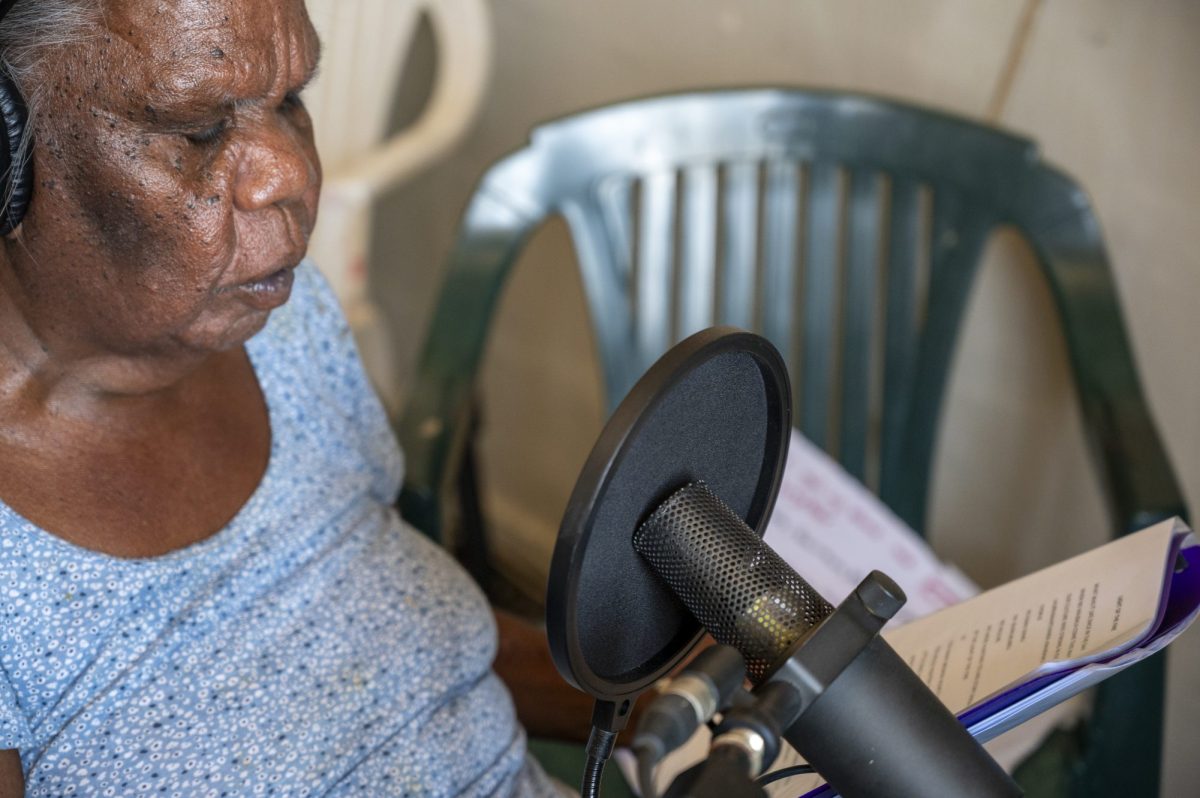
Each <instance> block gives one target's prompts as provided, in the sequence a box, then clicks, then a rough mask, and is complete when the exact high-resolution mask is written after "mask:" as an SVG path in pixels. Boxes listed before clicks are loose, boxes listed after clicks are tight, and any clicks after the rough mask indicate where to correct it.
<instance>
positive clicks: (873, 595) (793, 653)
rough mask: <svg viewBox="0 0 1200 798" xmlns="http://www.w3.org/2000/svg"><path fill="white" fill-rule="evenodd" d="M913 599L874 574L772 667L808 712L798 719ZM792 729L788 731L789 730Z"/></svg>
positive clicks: (771, 675) (776, 678)
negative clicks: (885, 625) (909, 598)
mask: <svg viewBox="0 0 1200 798" xmlns="http://www.w3.org/2000/svg"><path fill="white" fill-rule="evenodd" d="M907 600H908V598H907V597H906V596H905V595H904V591H903V590H901V589H900V586H899V585H897V584H896V583H895V582H894V581H893V580H892V578H891V577H889V576H888V575H887V574H885V573H883V572H882V571H871V573H869V574H867V575H866V577H864V578H863V580H862V582H860V583H859V584H858V587H856V588H855V589H854V591H853V592H852V593H851V594H850V595H849V596H847V597H846V599H845V600H844V601H842V603H841V604H840V605H839V606H838V607H837V609H835V610H834V611H833V612H832V613H831V614H830V615H829V616H828V617H827V618H825V620H823V621H822V622H821V623H820V624H818V625H817V626H816V628H814V629H813V630H812V631H811V632H810V633H809V634H807V635H805V636H804V637H802V638H800V639H799V640H797V641H796V643H795V644H794V645H793V646H792V647H791V649H789V650H788V651H786V652H785V653H784V654H783V656H781V657H780V658H779V659H778V660H777V661H776V662H775V663H774V664H773V665H772V667H771V669H770V670H769V671H768V672H767V675H766V681H767V682H770V681H786V682H787V683H788V684H790V685H792V687H794V688H795V689H796V690H797V691H798V693H799V701H800V705H801V707H802V708H801V709H800V711H799V713H797V716H799V715H802V714H803V713H804V710H806V709H807V708H808V707H810V706H811V705H812V703H813V702H814V701H816V700H817V698H819V697H820V696H821V694H822V693H824V692H825V689H826V688H827V687H829V685H830V684H832V683H833V681H834V680H835V679H837V678H838V677H839V676H841V675H842V672H843V671H845V670H846V668H848V667H849V666H850V664H851V663H853V662H854V660H855V659H857V658H858V656H859V654H861V653H862V652H863V650H865V649H866V648H867V646H869V645H870V644H871V642H872V641H873V640H875V638H876V637H877V636H878V635H879V632H880V630H881V629H883V626H884V624H886V623H887V622H888V621H890V620H891V619H892V617H893V616H894V615H895V614H896V613H897V612H899V611H900V608H901V607H903V606H904V602H906V601H907ZM789 725H790V724H789ZM787 728H788V727H787V726H784V730H785V731H786V729H787Z"/></svg>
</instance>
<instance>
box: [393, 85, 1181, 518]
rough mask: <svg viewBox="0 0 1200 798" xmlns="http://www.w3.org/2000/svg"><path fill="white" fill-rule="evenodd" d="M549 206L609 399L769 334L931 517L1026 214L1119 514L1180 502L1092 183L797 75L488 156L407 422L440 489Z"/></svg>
mask: <svg viewBox="0 0 1200 798" xmlns="http://www.w3.org/2000/svg"><path fill="white" fill-rule="evenodd" d="M551 214H561V215H562V216H563V217H564V218H565V219H566V220H567V222H568V224H569V225H570V229H571V231H572V235H573V238H574V241H575V244H576V248H577V251H578V255H579V261H580V268H581V270H582V277H583V283H584V287H585V292H586V295H587V297H588V302H589V305H590V310H591V317H592V323H593V326H594V328H595V331H596V339H597V342H598V346H599V350H600V351H599V356H600V360H601V363H602V367H603V373H604V379H605V387H606V394H607V400H608V406H609V408H610V409H612V408H613V407H614V406H615V405H616V403H617V402H618V401H619V400H620V398H621V397H623V396H624V394H625V392H626V391H627V390H628V389H629V387H630V386H631V385H632V384H633V382H634V381H636V379H637V378H638V376H640V375H641V374H642V372H643V371H644V370H645V369H646V368H647V367H648V366H649V365H650V364H651V363H652V362H653V361H654V360H655V359H656V358H657V357H658V356H659V355H661V354H662V353H663V352H664V351H665V350H666V349H667V348H668V347H669V346H670V345H671V344H672V343H673V342H675V341H677V340H679V339H681V338H683V337H685V336H686V335H688V334H689V333H691V332H694V331H696V330H698V329H701V328H703V327H706V326H709V325H712V324H718V323H719V324H733V325H735V326H739V327H743V328H746V329H752V330H756V331H759V332H762V333H763V334H764V335H766V336H767V337H768V338H770V339H771V340H772V341H773V342H774V343H775V345H776V346H777V347H778V348H779V349H780V351H781V352H782V353H783V355H784V357H785V359H786V360H787V361H788V362H789V364H790V366H791V370H792V374H793V379H794V385H793V395H794V397H795V401H796V407H795V416H794V418H795V419H796V421H797V426H799V427H800V429H801V431H802V432H803V433H804V434H805V435H806V436H807V437H808V438H810V439H811V440H813V441H814V442H815V443H817V444H818V445H820V446H822V447H823V448H825V449H827V450H828V451H830V452H831V453H832V454H834V455H835V456H836V457H837V458H838V459H839V460H840V461H841V462H842V464H843V465H844V466H845V467H846V468H847V469H848V470H849V471H850V472H851V473H853V474H855V475H856V476H857V477H859V478H860V479H862V480H863V481H864V482H866V483H867V484H868V485H870V486H871V487H873V488H875V489H876V490H877V492H878V493H879V494H880V496H881V497H882V498H883V499H884V501H885V502H887V503H888V504H889V505H890V506H891V507H892V508H893V509H894V510H895V511H896V512H897V513H898V514H899V515H900V516H901V517H902V518H904V520H905V521H907V522H908V523H909V524H910V525H911V526H913V528H915V529H917V530H922V529H923V527H924V517H925V509H926V500H927V495H928V490H927V487H928V481H929V473H930V466H931V462H932V454H933V446H934V443H935V433H936V428H937V418H938V412H939V409H940V403H941V398H942V394H943V389H944V387H945V383H946V375H947V368H948V366H949V363H950V360H951V355H952V353H953V350H954V345H955V341H956V338H957V334H958V329H959V322H960V320H961V317H962V314H963V311H964V308H965V305H966V300H967V297H968V292H969V290H970V287H971V285H972V281H973V278H974V275H975V273H976V270H977V267H978V264H979V261H980V255H981V252H982V249H983V246H984V243H985V242H986V240H987V238H988V236H989V234H990V233H991V232H992V231H993V230H994V229H995V228H996V227H997V226H998V225H1002V224H1010V225H1014V226H1016V227H1017V228H1019V229H1020V230H1021V231H1022V232H1023V233H1024V234H1025V235H1026V237H1027V238H1028V239H1029V240H1030V242H1031V244H1032V245H1033V248H1034V251H1035V253H1036V254H1037V256H1038V259H1039V261H1040V263H1041V265H1042V267H1043V271H1044V273H1045V275H1046V278H1047V280H1048V281H1049V283H1050V286H1051V289H1052V291H1053V294H1054V296H1055V298H1056V300H1057V304H1058V307H1059V310H1060V313H1061V316H1062V321H1063V326H1064V330H1065V331H1066V334H1067V342H1068V349H1069V352H1070V354H1071V364H1072V367H1073V369H1074V371H1075V377H1076V383H1077V385H1078V386H1079V389H1080V398H1081V400H1082V402H1083V405H1084V412H1085V420H1086V423H1087V426H1088V429H1089V431H1090V432H1091V433H1092V435H1091V437H1092V438H1093V441H1092V442H1093V443H1095V444H1096V447H1097V452H1098V454H1099V455H1100V456H1101V460H1102V473H1103V476H1104V478H1105V479H1106V481H1107V487H1108V488H1109V490H1108V491H1107V493H1108V495H1109V496H1110V498H1111V499H1112V500H1113V508H1112V509H1113V511H1114V522H1115V524H1116V527H1117V529H1119V530H1120V531H1127V530H1128V529H1129V528H1130V527H1133V526H1137V525H1139V524H1142V523H1143V522H1145V521H1147V520H1149V519H1152V518H1155V517H1158V516H1160V515H1162V514H1164V513H1169V512H1175V511H1178V510H1179V509H1180V508H1181V502H1180V500H1179V492H1178V489H1177V487H1176V483H1175V481H1174V478H1173V476H1172V475H1171V472H1170V470H1169V468H1168V467H1167V461H1166V459H1165V457H1164V456H1163V454H1162V449H1161V445H1160V444H1159V440H1158V437H1157V435H1156V434H1155V432H1154V430H1153V425H1152V423H1151V421H1150V419H1149V416H1148V414H1147V413H1146V410H1145V404H1144V401H1143V399H1142V395H1141V391H1140V388H1139V386H1138V380H1137V376H1136V372H1135V370H1134V366H1133V360H1132V356H1131V353H1130V348H1129V345H1128V341H1127V339H1126V336H1125V333H1124V327H1123V324H1122V322H1121V318H1120V312H1119V308H1118V306H1117V301H1116V295H1115V290H1114V286H1113V282H1112V277H1111V273H1110V270H1109V268H1108V263H1107V260H1106V256H1105V253H1104V249H1103V244H1102V242H1101V239H1100V235H1099V229H1098V225H1097V223H1096V220H1095V218H1094V216H1093V214H1092V212H1091V209H1090V206H1089V203H1088V200H1087V198H1086V196H1085V195H1084V193H1083V192H1082V191H1081V190H1080V189H1079V188H1078V187H1077V186H1076V185H1075V184H1074V183H1073V182H1072V181H1071V180H1070V179H1069V178H1067V177H1065V176H1063V175H1062V174H1060V173H1058V172H1057V171H1055V170H1053V169H1052V168H1050V167H1048V166H1046V165H1045V164H1043V163H1041V162H1040V160H1039V158H1038V154H1037V149H1036V146H1035V145H1034V144H1033V143H1032V142H1030V141H1028V140H1026V139H1023V138H1020V137H1017V136H1013V135H1010V134H1007V133H1003V132H1000V131H997V130H995V129H992V128H988V127H984V126H982V125H978V124H976V123H973V122H970V121H967V120H964V119H959V118H955V117H951V116H948V115H944V114H940V113H934V112H930V111H927V110H922V109H916V108H912V107H908V106H903V105H900V104H897V103H893V102H887V101H884V100H880V99H876V98H870V97H863V96H855V95H845V94H834V93H824V92H811V91H809V92H801V91H784V90H748V91H724V92H709V93H696V94H684V95H676V96H669V97H662V98H654V99H647V100H642V101H635V102H630V103H625V104H621V105H617V106H612V107H608V108H604V109H600V110H596V111H590V112H585V113H581V114H578V115H575V116H572V117H568V118H566V119H563V120H560V121H557V122H554V123H552V124H548V125H544V126H542V127H539V128H537V129H536V130H535V131H534V132H533V135H532V137H531V143H530V145H529V146H528V147H526V148H525V149H523V150H521V151H519V152H517V153H515V154H513V155H510V156H508V157H506V158H504V159H503V160H501V161H499V162H498V163H496V164H495V165H494V166H493V167H492V168H491V169H490V170H489V171H488V172H487V174H486V175H485V176H484V177H483V179H482V181H481V182H480V184H479V187H478V189H477V191H476V193H475V195H474V197H473V199H472V200H471V202H470V205H469V206H468V208H467V211H466V213H465V216H464V218H463V221H462V224H461V226H460V230H459V235H458V238H457V241H456V242H455V245H454V250H453V252H452V254H451V257H450V262H449V266H448V271H447V274H446V282H445V286H444V289H443V292H442V297H441V300H440V303H439V306H438V308H437V310H436V312H435V317H434V321H433V325H432V327H431V329H430V332H429V338H428V340H427V348H426V350H425V353H424V357H423V359H422V362H421V365H420V367H419V370H418V374H417V377H416V381H415V383H414V384H413V385H412V386H411V388H410V396H411V400H410V402H409V405H408V409H407V411H406V414H405V419H404V421H403V422H402V424H401V434H402V437H403V439H404V443H405V444H406V446H407V447H408V450H409V457H410V462H411V463H412V466H411V467H412V468H413V469H415V470H414V472H413V473H412V474H411V476H410V488H411V491H410V492H416V491H421V490H428V491H432V492H433V493H436V492H437V490H438V488H439V487H440V482H439V480H442V479H444V476H445V473H446V472H445V470H444V469H445V468H446V466H447V465H448V462H447V458H448V457H450V456H451V454H452V450H453V448H454V447H453V445H452V443H453V441H454V440H455V437H456V434H458V433H457V430H458V426H459V423H460V419H461V418H462V414H463V412H464V408H465V407H466V405H467V404H468V403H469V399H470V386H471V384H472V381H473V379H474V375H475V373H476V370H477V366H478V362H479V357H480V355H481V351H482V345H483V341H484V338H485V335H486V330H487V327H488V324H489V322H490V318H491V314H492V310H493V307H494V303H495V301H496V298H497V296H498V294H499V290H500V287H501V285H502V284H503V281H504V278H505V276H506V274H507V272H508V269H509V268H510V267H511V265H512V263H513V262H514V260H515V259H516V257H517V255H518V254H519V252H520V250H521V248H522V246H523V244H524V242H525V241H526V240H527V239H528V237H529V235H530V234H531V233H532V232H533V230H534V229H536V228H537V227H538V226H539V225H540V224H541V223H542V222H543V221H544V220H545V219H546V218H547V217H548V216H549V215H551ZM427 464H429V465H432V467H433V469H434V472H436V473H434V472H430V473H427V474H426V473H422V472H421V471H422V469H424V468H425V466H426V465H427ZM423 480H429V481H428V482H424V483H423V482H422V481H423ZM434 501H436V499H434Z"/></svg>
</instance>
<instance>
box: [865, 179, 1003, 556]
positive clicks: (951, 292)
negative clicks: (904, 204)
mask: <svg viewBox="0 0 1200 798" xmlns="http://www.w3.org/2000/svg"><path fill="white" fill-rule="evenodd" d="M995 222H996V216H995V212H994V210H992V209H983V208H980V207H979V206H977V205H973V204H970V203H968V202H966V201H965V200H963V198H962V197H961V196H960V195H958V194H957V193H956V192H954V191H953V190H951V189H949V188H946V187H941V186H937V187H935V192H934V199H933V226H932V227H933V229H932V234H931V235H932V240H931V242H930V267H929V301H928V312H927V313H926V317H925V323H924V324H923V325H922V329H921V335H920V339H919V344H918V347H919V348H918V355H917V363H918V370H917V372H916V374H915V375H914V377H913V380H914V382H913V396H914V400H913V405H912V407H911V409H910V411H909V413H908V417H907V419H906V423H905V426H904V432H903V438H904V441H905V443H904V445H903V449H902V451H901V452H900V453H899V455H898V457H899V458H901V459H903V461H904V468H903V469H899V470H898V471H897V472H896V473H895V478H894V480H893V483H892V485H893V490H894V493H892V494H890V495H889V497H888V498H891V499H893V501H892V502H890V503H891V506H892V509H893V510H895V511H896V514H897V515H899V516H900V517H901V518H902V519H903V520H904V521H905V522H906V523H907V524H908V525H909V526H911V527H912V528H913V529H915V530H917V532H918V533H920V534H922V535H923V534H925V514H926V510H927V505H926V498H927V497H926V491H925V487H926V486H927V485H928V484H929V470H930V467H931V464H932V461H933V446H934V444H935V442H936V440H937V435H936V432H937V419H938V413H939V412H940V411H941V404H942V397H943V396H944V394H945V388H946V371H947V369H948V368H949V366H950V358H951V356H952V355H953V353H954V345H955V343H956V342H957V340H958V332H959V327H960V322H961V321H962V316H963V314H964V312H965V311H966V305H967V295H968V292H969V291H970V288H971V284H972V282H973V281H974V279H975V273H976V272H977V271H978V268H979V261H980V260H981V258H980V255H981V253H982V251H983V246H984V244H985V243H986V241H987V236H988V234H989V233H990V232H991V230H992V228H993V227H994V226H995ZM886 500H887V498H885V501H886Z"/></svg>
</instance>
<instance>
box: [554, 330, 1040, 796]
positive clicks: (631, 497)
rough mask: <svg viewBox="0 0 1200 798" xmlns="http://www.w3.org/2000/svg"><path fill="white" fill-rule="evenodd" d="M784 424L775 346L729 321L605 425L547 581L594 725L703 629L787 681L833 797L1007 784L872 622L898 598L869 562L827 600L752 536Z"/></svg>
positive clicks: (615, 719)
mask: <svg viewBox="0 0 1200 798" xmlns="http://www.w3.org/2000/svg"><path fill="white" fill-rule="evenodd" d="M790 429H791V387H790V380H789V377H788V373H787V367H786V365H785V364H784V362H783V359H782V358H781V357H780V355H779V352H778V351H777V350H776V349H775V348H774V347H773V346H772V345H771V344H770V343H769V342H768V341H767V340H766V339H765V338H762V337H761V336H758V335H754V334H751V333H747V332H744V331H741V330H736V329H733V328H711V329H708V330H704V331H702V332H700V333H697V334H695V335H693V336H691V337H690V338H688V339H686V340H685V341H683V342H682V343H680V344H678V345H676V346H675V347H673V348H672V349H671V350H669V351H668V352H667V353H666V354H665V355H663V357H662V358H660V359H659V361H658V362H656V363H655V364H654V365H653V366H652V367H651V368H650V369H649V370H648V371H647V372H646V374H645V375H644V376H643V377H642V378H641V379H640V380H639V381H638V383H637V384H636V385H635V386H634V387H633V389H632V390H631V391H630V392H629V394H628V395H627V396H626V397H625V399H624V400H623V401H622V402H621V404H620V405H619V406H618V407H617V409H616V411H614V413H613V415H612V417H611V418H610V419H609V421H608V423H607V424H606V425H605V427H604V430H603V431H602V432H601V434H600V438H599V439H598V440H597V442H596V445H595V447H594V448H593V449H592V452H591V454H590V455H589V456H588V459H587V461H586V463H585V464H584V467H583V469H582V471H581V473H580V476H579V479H578V480H577V482H576V484H575V489H574V491H573V492H572V494H571V497H570V499H569V500H568V502H567V507H566V511H565V512H564V515H563V521H562V526H561V527H560V529H559V535H558V540H557V542H556V544H555V547H554V557H553V560H552V563H551V568H550V578H549V580H548V582H547V593H546V631H547V634H548V637H549V642H550V652H551V654H552V656H553V658H554V662H555V665H556V666H557V667H558V670H559V672H560V673H561V674H562V676H563V677H564V678H565V679H566V680H567V681H568V682H569V683H571V684H573V685H574V686H576V687H578V688H579V689H580V690H583V691H584V692H586V693H588V694H589V695H591V696H593V697H594V698H595V699H596V708H595V711H594V712H593V719H592V722H593V731H594V732H595V733H596V735H597V739H601V738H603V740H611V738H612V737H615V732H617V731H619V730H620V729H621V728H622V727H624V725H625V723H626V722H627V720H628V718H629V714H630V710H631V708H632V706H633V703H634V702H635V701H636V700H637V698H638V696H639V695H641V693H642V692H644V691H645V690H647V689H648V688H650V687H651V686H652V685H653V684H655V683H656V682H657V681H658V680H659V679H661V678H662V677H664V676H666V675H667V674H669V673H671V672H672V671H673V670H674V669H675V668H676V667H677V666H678V665H680V664H681V663H682V662H683V660H684V658H685V657H686V656H687V654H688V652H689V651H690V650H691V649H692V648H694V647H695V645H696V644H697V643H698V642H699V641H700V639H701V638H702V637H703V636H704V632H705V629H708V630H709V631H710V632H711V633H712V634H713V636H714V637H716V638H717V640H719V641H721V642H723V643H731V644H732V645H733V647H734V648H736V649H737V650H738V651H740V652H741V654H742V656H743V657H744V658H745V660H746V667H747V673H748V674H749V676H750V678H751V680H752V681H753V682H754V683H755V684H758V685H759V687H758V688H757V689H756V690H755V695H756V696H757V695H759V694H760V693H761V691H762V690H763V689H764V687H765V686H768V685H766V683H768V682H771V681H772V680H775V681H778V680H786V681H787V682H788V684H789V685H790V686H791V687H792V688H794V690H795V692H796V693H797V694H798V696H799V703H800V706H801V708H802V710H801V712H800V713H799V715H798V717H797V718H795V719H788V720H787V721H781V722H780V723H779V724H778V725H779V727H780V729H781V730H783V731H784V738H785V739H786V740H787V741H788V742H790V743H792V745H793V746H794V747H795V748H796V749H797V750H798V751H799V752H800V753H801V754H802V755H803V756H804V757H805V758H806V759H808V760H809V761H810V762H811V763H812V764H813V765H814V767H815V768H816V769H817V770H818V771H819V772H820V773H821V775H822V776H824V777H825V778H826V779H827V780H828V781H829V783H830V784H831V785H832V786H833V787H834V788H835V789H837V790H839V791H840V792H841V793H842V795H843V796H845V798H857V797H858V796H872V798H876V797H878V796H894V798H915V796H921V798H926V797H927V796H930V795H939V796H940V795H971V796H985V797H988V798H990V796H1009V795H1019V794H1020V793H1019V790H1018V789H1017V787H1016V785H1015V784H1013V783H1012V781H1011V779H1009V778H1008V776H1007V775H1006V774H1005V773H1004V771H1003V770H1002V769H1000V767H999V766H998V765H996V763H995V762H994V761H993V760H992V759H991V758H990V757H989V756H988V755H987V754H986V752H984V751H983V748H982V747H981V746H980V745H979V744H978V743H977V742H976V741H975V740H974V739H973V738H972V737H971V736H970V734H968V733H967V731H966V730H965V729H963V728H962V726H961V725H960V724H959V723H958V721H957V720H956V719H955V718H954V716H953V715H952V714H951V713H950V712H949V711H948V710H947V709H946V708H945V707H944V706H943V705H942V704H941V702H940V701H938V700H937V698H936V697H934V696H933V694H932V693H931V692H930V691H929V690H928V688H926V687H925V685H924V684H923V683H922V682H921V680H920V679H919V678H918V677H917V676H916V674H914V673H913V672H912V671H911V670H910V669H909V668H908V667H907V666H906V665H905V663H904V662H903V660H901V659H900V657H899V656H897V655H896V654H895V652H893V651H892V650H891V648H890V647H888V646H887V644H886V643H885V642H884V641H883V640H882V639H881V638H879V637H878V632H879V630H880V628H881V627H882V626H883V624H884V623H885V622H886V621H887V620H888V619H890V618H891V617H892V615H894V614H895V612H896V610H897V609H898V608H899V607H900V606H901V605H902V604H903V602H904V594H903V592H902V591H901V590H900V589H899V587H898V586H896V585H895V583H894V582H892V581H891V580H890V579H888V578H887V577H886V576H884V575H883V574H879V573H873V574H871V575H869V576H868V577H867V578H866V579H865V580H863V583H862V584H860V585H859V586H858V588H857V589H856V590H855V591H854V592H853V593H852V594H851V595H850V596H849V597H847V598H846V599H845V600H844V601H843V602H842V603H841V604H840V605H839V606H838V607H837V608H834V607H832V606H831V605H830V604H829V602H827V601H826V600H825V599H824V598H823V597H821V596H820V595H819V594H817V593H816V591H814V590H813V589H812V588H811V587H809V586H808V584H807V583H806V582H804V580H803V579H801V578H800V577H799V576H798V575H796V573H795V572H794V571H792V569H791V568H790V567H788V566H787V565H786V563H783V561H782V560H781V559H780V558H779V557H778V556H777V555H775V553H774V552H773V551H771V550H770V549H769V548H768V547H766V546H765V545H764V544H763V543H762V542H761V537H762V534H763V532H764V531H765V529H766V523H767V520H768V519H769V518H770V514H771V509H772V508H773V506H774V503H775V498H776V495H777V494H778V491H779V483H780V480H781V479H782V475H783V466H784V463H785V462H786V457H787V444H788V438H789V434H790ZM700 483H703V485H704V486H705V487H704V488H701V487H700ZM680 489H683V492H681V493H677V491H680ZM717 497H719V498H717ZM635 537H636V541H637V542H636V543H635ZM635 547H636V548H635ZM760 700H761V697H760ZM705 711H707V710H705ZM689 722H691V721H689ZM764 731H769V730H768V729H765V728H764ZM668 736H674V735H673V734H672V735H668ZM760 736H761V735H760ZM602 748H603V747H600V746H598V747H597V748H596V756H595V757H593V759H594V760H595V761H594V762H593V763H592V766H591V767H590V768H589V771H588V774H592V775H594V773H593V771H594V772H596V773H598V770H599V768H600V767H602V760H603V758H605V757H606V756H607V748H604V750H602ZM725 748H730V746H725ZM724 753H729V751H725V752H724ZM588 774H585V778H584V789H582V790H581V792H582V793H583V794H584V795H585V796H590V795H593V794H594V790H593V789H592V787H593V786H594V783H595V781H596V780H595V779H594V778H591V775H588Z"/></svg>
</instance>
